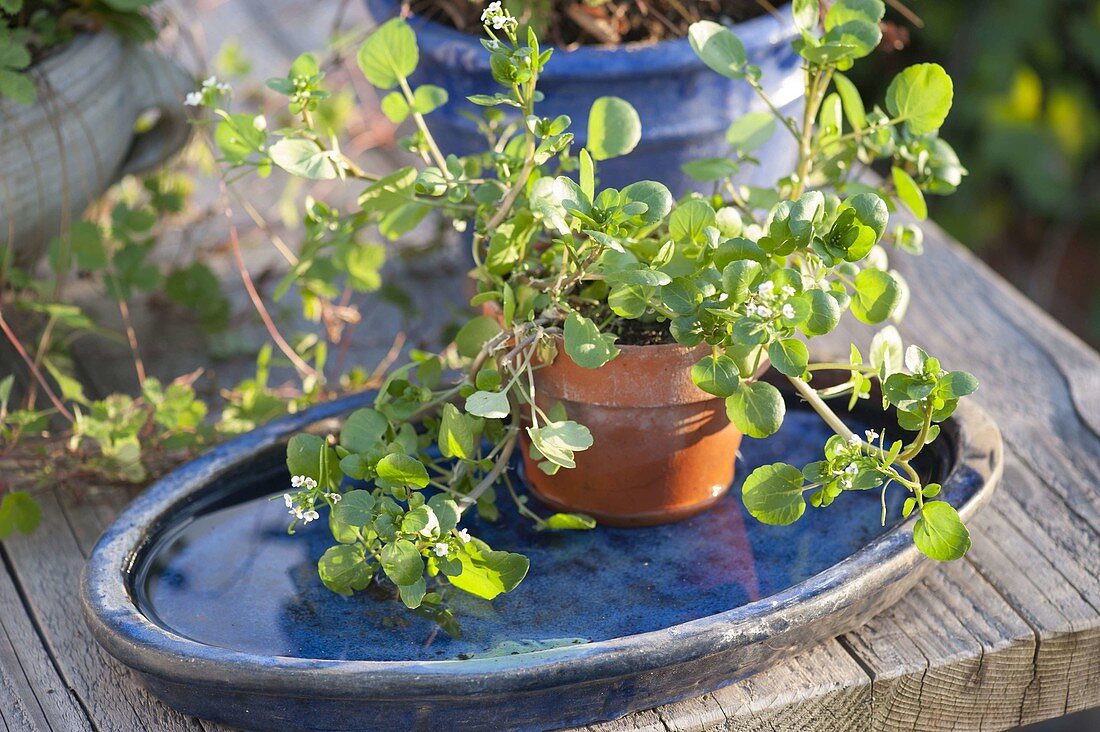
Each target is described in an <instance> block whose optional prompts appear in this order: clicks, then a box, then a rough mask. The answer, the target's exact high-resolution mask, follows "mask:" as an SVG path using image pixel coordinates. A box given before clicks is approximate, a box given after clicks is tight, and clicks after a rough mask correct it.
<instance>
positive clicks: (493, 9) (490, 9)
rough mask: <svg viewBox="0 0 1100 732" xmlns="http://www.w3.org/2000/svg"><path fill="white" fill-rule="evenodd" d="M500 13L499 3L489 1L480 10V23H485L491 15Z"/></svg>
mask: <svg viewBox="0 0 1100 732" xmlns="http://www.w3.org/2000/svg"><path fill="white" fill-rule="evenodd" d="M500 13H501V10H500V3H499V2H492V3H489V5H488V6H487V7H486V8H485V9H484V10H482V11H481V22H482V23H487V22H489V20H491V19H492V18H493V17H495V16H497V15H500Z"/></svg>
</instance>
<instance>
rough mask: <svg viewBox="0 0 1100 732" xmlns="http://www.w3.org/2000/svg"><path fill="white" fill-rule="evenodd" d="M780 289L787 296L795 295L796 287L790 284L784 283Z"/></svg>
mask: <svg viewBox="0 0 1100 732" xmlns="http://www.w3.org/2000/svg"><path fill="white" fill-rule="evenodd" d="M779 291H780V292H782V293H783V295H784V296H786V297H794V288H793V287H791V286H790V285H783V286H782V287H781V288H779Z"/></svg>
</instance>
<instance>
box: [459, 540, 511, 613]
mask: <svg viewBox="0 0 1100 732" xmlns="http://www.w3.org/2000/svg"><path fill="white" fill-rule="evenodd" d="M458 560H459V561H460V562H461V563H462V572H461V573H460V574H458V575H456V576H454V577H449V578H448V579H450V581H451V584H452V585H454V586H455V587H457V588H459V589H460V590H465V591H466V592H469V593H470V594H473V595H477V596H478V597H481V598H484V599H486V600H492V599H493V598H494V597H496V596H497V595H499V594H500V593H502V592H510V591H511V590H514V589H515V588H516V586H517V585H519V583H520V582H522V581H523V578H524V577H526V576H527V570H528V569H529V568H530V566H531V562H530V561H528V559H527V557H525V556H523V555H522V554H512V553H511V552H503V551H493V550H492V549H490V548H489V545H488V544H486V543H485V542H483V541H481V540H480V539H471V540H470V541H468V542H466V544H464V545H463V551H461V552H459V553H458Z"/></svg>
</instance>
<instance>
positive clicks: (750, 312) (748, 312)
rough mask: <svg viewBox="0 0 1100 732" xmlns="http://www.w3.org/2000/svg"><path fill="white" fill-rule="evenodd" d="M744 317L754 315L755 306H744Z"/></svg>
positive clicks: (751, 304) (752, 304)
mask: <svg viewBox="0 0 1100 732" xmlns="http://www.w3.org/2000/svg"><path fill="white" fill-rule="evenodd" d="M745 315H756V304H755V303H751V302H750V303H749V304H748V305H746V306H745Z"/></svg>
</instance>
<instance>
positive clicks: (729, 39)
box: [688, 20, 748, 79]
mask: <svg viewBox="0 0 1100 732" xmlns="http://www.w3.org/2000/svg"><path fill="white" fill-rule="evenodd" d="M688 39H689V41H690V42H691V48H692V50H694V51H695V54H696V55H697V56H698V57H699V58H700V60H702V62H703V63H704V64H706V65H707V66H709V67H710V68H711V69H712V70H714V71H717V72H718V73H719V74H722V75H723V76H728V77H729V78H731V79H741V78H744V76H745V73H744V69H745V64H746V62H747V61H748V54H746V53H745V46H744V44H742V43H741V39H740V38H738V37H737V36H735V35H734V34H733V33H732V32H731V31H730V30H729V29H728V28H726V27H725V26H723V25H719V24H718V23H715V22H714V21H712V20H700V21H698V22H696V23H692V24H691V27H690V28H688Z"/></svg>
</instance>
